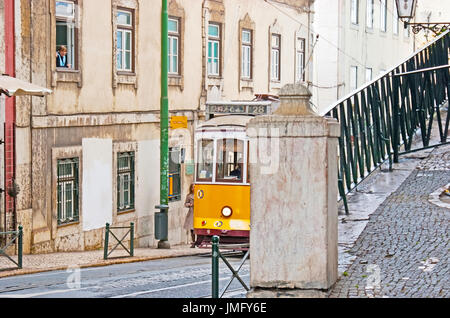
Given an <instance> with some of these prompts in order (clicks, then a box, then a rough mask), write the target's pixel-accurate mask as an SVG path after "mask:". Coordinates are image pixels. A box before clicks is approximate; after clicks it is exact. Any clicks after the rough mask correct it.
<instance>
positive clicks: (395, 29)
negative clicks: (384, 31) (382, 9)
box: [392, 1, 399, 35]
mask: <svg viewBox="0 0 450 318" xmlns="http://www.w3.org/2000/svg"><path fill="white" fill-rule="evenodd" d="M392 14H393V18H392V23H393V24H392V32H393V33H394V34H395V35H398V25H399V23H398V11H397V2H396V1H394V10H393V13H392Z"/></svg>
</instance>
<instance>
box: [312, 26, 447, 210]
mask: <svg viewBox="0 0 450 318" xmlns="http://www.w3.org/2000/svg"><path fill="white" fill-rule="evenodd" d="M449 47H450V33H449V31H447V32H446V33H444V34H442V35H441V36H439V37H438V38H437V39H436V40H435V41H433V42H432V43H430V44H429V45H428V46H426V47H425V48H423V49H421V50H419V51H418V52H416V53H415V54H413V55H412V56H411V57H410V58H408V59H407V60H406V61H404V62H403V63H401V64H400V65H398V66H396V67H394V68H392V69H391V70H389V71H388V72H386V73H385V74H382V75H380V76H379V77H378V78H376V79H375V80H373V81H371V82H369V83H368V84H366V85H364V86H363V87H362V88H360V89H358V90H356V91H354V92H352V93H351V94H349V95H347V96H346V97H344V98H343V99H341V100H339V101H338V102H337V103H335V104H334V105H332V106H331V107H329V108H328V109H327V110H325V111H324V112H322V113H321V115H324V116H330V117H334V118H336V119H337V120H338V121H339V123H340V126H341V136H340V138H339V158H340V161H339V169H338V170H339V176H338V180H339V184H338V188H339V194H340V197H341V198H342V199H343V201H344V205H345V209H346V212H347V213H348V207H347V201H346V194H347V193H348V192H350V191H351V190H353V189H354V188H355V187H356V186H357V185H358V184H359V183H360V182H362V181H363V180H364V179H365V178H366V177H367V176H368V175H369V174H370V173H372V172H373V171H374V170H375V169H376V168H378V167H380V166H381V164H383V163H384V162H385V161H386V160H389V162H390V163H391V165H390V167H391V166H392V161H393V162H398V159H399V155H401V154H402V153H407V152H411V151H414V150H413V149H411V147H412V144H413V141H414V140H415V137H416V136H418V137H419V136H420V137H419V138H421V141H422V145H421V147H420V148H418V149H424V148H427V147H431V146H437V145H441V144H444V143H447V137H448V129H449V114H450V113H449V112H448V111H447V112H446V111H445V110H444V106H445V105H446V104H447V105H448V96H449V91H450V81H449V79H450V74H449V54H450V52H449ZM433 122H436V123H437V125H438V130H439V135H440V143H439V144H437V145H430V140H431V139H430V138H431V131H432V128H433Z"/></svg>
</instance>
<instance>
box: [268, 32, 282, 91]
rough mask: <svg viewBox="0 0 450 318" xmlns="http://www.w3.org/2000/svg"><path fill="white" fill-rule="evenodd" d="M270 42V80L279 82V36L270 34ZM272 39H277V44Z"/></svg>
mask: <svg viewBox="0 0 450 318" xmlns="http://www.w3.org/2000/svg"><path fill="white" fill-rule="evenodd" d="M270 39H271V41H270V44H271V54H270V56H271V60H270V79H271V80H272V81H276V82H279V81H280V80H281V74H280V73H281V72H280V70H281V65H280V64H281V35H280V34H276V33H272V34H271V37H270ZM274 39H278V40H277V43H275V42H274Z"/></svg>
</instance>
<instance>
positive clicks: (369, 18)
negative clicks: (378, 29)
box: [366, 0, 374, 29]
mask: <svg viewBox="0 0 450 318" xmlns="http://www.w3.org/2000/svg"><path fill="white" fill-rule="evenodd" d="M373 9H374V0H367V2H366V27H367V28H369V29H373Z"/></svg>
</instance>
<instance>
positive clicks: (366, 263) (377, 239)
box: [330, 146, 450, 298]
mask: <svg viewBox="0 0 450 318" xmlns="http://www.w3.org/2000/svg"><path fill="white" fill-rule="evenodd" d="M449 159H450V147H448V146H446V147H441V148H437V149H435V150H434V151H433V152H432V154H431V155H430V156H428V157H427V158H425V159H423V160H422V161H421V162H420V163H419V165H418V166H417V168H416V169H415V170H414V171H413V172H412V173H411V174H410V175H409V177H408V178H407V179H406V180H405V181H404V182H403V184H401V186H400V187H399V188H398V189H397V190H396V191H395V192H393V193H392V194H391V195H390V196H389V197H388V198H387V199H386V200H385V201H384V202H383V203H382V204H381V205H380V206H379V207H378V208H377V210H376V211H375V212H374V213H373V214H372V215H371V216H370V219H369V222H368V223H367V226H366V227H365V229H364V231H363V232H362V234H361V235H360V236H359V238H358V239H357V240H356V242H355V244H354V245H353V246H352V247H351V248H350V249H348V250H347V251H346V253H348V254H350V255H351V256H353V257H354V261H353V262H352V263H351V265H350V266H349V267H348V268H347V269H346V270H345V271H344V272H343V273H342V274H341V277H340V280H339V281H338V282H337V283H336V285H335V286H334V288H333V290H332V292H331V295H330V297H333V298H335V297H339V298H340V297H343V298H346V297H350V298H351V297H389V298H390V297H439V298H447V297H450V283H449V277H450V266H449V255H450V254H449V236H448V233H449V221H450V209H448V208H446V207H445V204H444V206H438V205H436V204H433V203H432V202H430V201H432V200H430V195H431V194H432V193H433V192H435V191H436V190H437V189H439V188H442V187H443V186H446V185H448V184H449V183H450V167H449V164H450V160H449Z"/></svg>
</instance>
